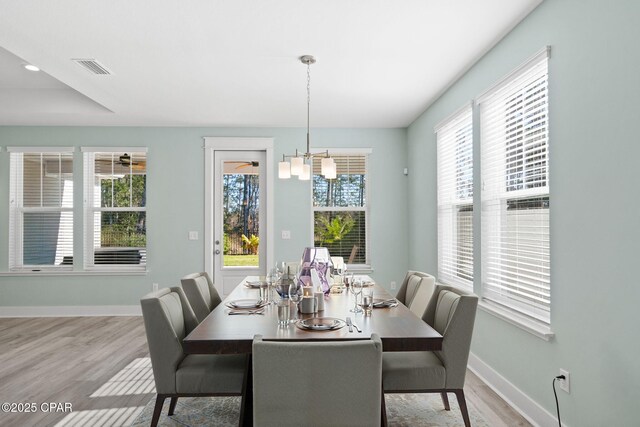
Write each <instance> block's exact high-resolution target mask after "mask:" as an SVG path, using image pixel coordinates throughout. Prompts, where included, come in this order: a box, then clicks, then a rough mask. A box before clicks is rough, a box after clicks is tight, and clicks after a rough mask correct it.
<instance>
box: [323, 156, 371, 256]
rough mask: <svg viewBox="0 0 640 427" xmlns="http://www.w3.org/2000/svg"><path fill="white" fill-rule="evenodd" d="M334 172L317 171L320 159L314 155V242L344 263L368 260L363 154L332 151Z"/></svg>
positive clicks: (365, 176) (364, 157)
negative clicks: (329, 175) (331, 176)
mask: <svg viewBox="0 0 640 427" xmlns="http://www.w3.org/2000/svg"><path fill="white" fill-rule="evenodd" d="M331 157H333V159H334V160H335V162H336V169H337V176H336V178H335V179H326V178H324V177H323V176H322V175H321V174H320V159H314V161H313V166H312V168H313V169H312V173H313V237H314V244H315V245H316V246H324V247H327V248H329V253H330V254H331V256H341V257H343V258H344V261H345V262H346V263H348V264H369V262H368V250H367V248H368V235H369V233H368V223H367V220H368V209H367V155H366V154H338V155H332V156H331Z"/></svg>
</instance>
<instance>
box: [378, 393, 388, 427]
mask: <svg viewBox="0 0 640 427" xmlns="http://www.w3.org/2000/svg"><path fill="white" fill-rule="evenodd" d="M380 405H381V406H382V407H381V408H380V425H381V426H382V427H387V426H388V424H387V404H386V402H385V400H384V389H382V400H381V401H380Z"/></svg>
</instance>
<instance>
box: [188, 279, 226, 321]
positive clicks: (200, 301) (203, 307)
mask: <svg viewBox="0 0 640 427" xmlns="http://www.w3.org/2000/svg"><path fill="white" fill-rule="evenodd" d="M180 282H181V283H182V289H184V293H185V295H186V296H187V299H188V300H189V304H191V308H193V312H194V313H195V315H196V318H197V319H198V323H200V322H202V321H203V320H204V318H205V317H207V316H208V315H209V313H211V312H212V311H213V309H214V308H216V307H217V306H218V304H220V303H221V302H222V299H221V298H220V295H219V294H218V291H217V290H216V287H215V286H214V285H213V282H212V281H211V277H209V274H207V272H204V271H203V272H202V273H193V274H188V275H186V276H184V277H183V278H182V279H180Z"/></svg>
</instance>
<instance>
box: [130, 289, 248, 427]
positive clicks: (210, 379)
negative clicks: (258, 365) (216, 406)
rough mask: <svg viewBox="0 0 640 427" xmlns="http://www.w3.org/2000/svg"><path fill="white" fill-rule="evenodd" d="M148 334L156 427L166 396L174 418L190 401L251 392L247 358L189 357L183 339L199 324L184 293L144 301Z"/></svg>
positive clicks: (171, 292)
mask: <svg viewBox="0 0 640 427" xmlns="http://www.w3.org/2000/svg"><path fill="white" fill-rule="evenodd" d="M140 304H141V306H142V315H143V317H144V327H145V330H146V333H147V342H148V344H149V353H150V356H151V366H152V368H153V378H154V380H155V383H156V392H157V398H156V404H155V408H154V411H153V418H152V420H151V426H156V425H157V423H158V420H159V418H160V412H161V411H162V405H163V403H164V401H165V399H166V398H167V397H170V398H171V402H170V404H169V415H173V412H174V410H175V407H176V403H177V402H178V397H183V396H184V397H186V396H238V395H242V396H243V399H244V397H245V396H244V391H245V388H246V383H245V378H246V373H247V368H248V367H249V366H248V365H249V364H248V360H249V359H248V357H247V356H246V355H235V354H229V355H226V354H225V355H213V354H191V355H186V354H185V353H184V351H183V349H182V340H183V339H184V337H185V336H187V335H188V334H189V333H190V332H191V331H192V330H193V328H195V327H196V326H197V325H198V321H197V320H196V317H195V315H194V314H193V310H192V309H191V306H190V305H189V302H188V301H187V298H186V297H185V294H184V292H183V290H182V288H179V287H175V288H170V289H167V288H165V289H161V290H159V291H156V292H152V293H150V294H148V295H146V296H144V297H143V298H142V299H141V300H140Z"/></svg>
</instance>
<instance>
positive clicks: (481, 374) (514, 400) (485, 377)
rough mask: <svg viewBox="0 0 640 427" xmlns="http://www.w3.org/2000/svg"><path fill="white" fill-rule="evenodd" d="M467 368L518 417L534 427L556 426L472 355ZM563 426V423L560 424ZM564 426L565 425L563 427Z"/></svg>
mask: <svg viewBox="0 0 640 427" xmlns="http://www.w3.org/2000/svg"><path fill="white" fill-rule="evenodd" d="M467 366H468V368H469V370H470V371H471V372H473V373H474V374H476V375H477V376H478V378H480V379H481V380H482V381H484V383H485V384H487V385H488V386H489V387H490V388H491V389H492V390H493V391H495V392H496V393H497V394H498V395H499V396H500V397H501V398H502V399H504V401H505V402H507V403H508V404H509V405H510V406H511V407H512V408H513V409H515V410H516V411H517V412H518V413H520V415H522V416H523V417H524V418H526V419H527V421H529V422H530V423H531V424H533V425H534V426H536V427H548V426H557V425H558V420H557V418H556V417H554V416H553V415H552V414H551V413H549V412H548V411H547V410H546V409H544V408H543V407H542V406H540V405H539V404H538V403H537V402H536V401H535V400H533V399H531V398H530V397H529V396H527V395H526V394H525V393H524V392H523V391H522V390H520V389H519V388H517V387H516V386H514V385H513V384H511V383H510V382H509V381H508V380H507V379H506V378H505V377H503V376H502V375H500V374H499V373H498V372H496V371H495V370H494V369H493V368H492V367H491V366H489V365H487V364H486V363H485V362H483V361H482V360H481V359H480V358H478V356H476V355H475V354H473V353H470V354H469V363H468V365H467ZM562 424H563V425H565V424H564V422H563V423H562ZM565 426H566V425H565Z"/></svg>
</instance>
